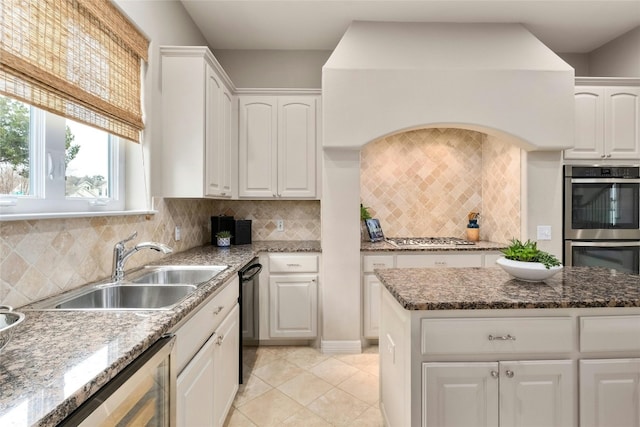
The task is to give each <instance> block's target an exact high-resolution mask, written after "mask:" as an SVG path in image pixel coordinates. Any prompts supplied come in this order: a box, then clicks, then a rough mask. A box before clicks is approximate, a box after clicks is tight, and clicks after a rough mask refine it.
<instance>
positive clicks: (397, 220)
mask: <svg viewBox="0 0 640 427" xmlns="http://www.w3.org/2000/svg"><path fill="white" fill-rule="evenodd" d="M360 159H361V163H360V170H361V173H360V198H361V201H362V203H363V204H364V205H365V206H368V207H370V211H371V213H372V215H373V216H374V217H376V218H378V219H379V220H380V222H381V224H382V228H383V230H384V232H385V235H387V236H389V237H420V236H436V237H444V236H451V237H461V238H464V237H466V225H467V222H468V221H467V214H468V213H469V212H471V211H476V212H478V211H479V212H481V216H480V226H481V229H480V238H481V239H482V240H492V241H498V242H503V241H506V240H508V239H506V240H505V238H504V237H505V236H507V235H508V236H511V235H516V236H519V230H520V210H519V207H520V149H519V148H517V147H515V146H512V145H511V144H507V143H504V142H501V141H499V140H498V139H497V138H494V137H489V136H487V135H486V134H484V133H479V132H474V131H469V130H464V129H451V128H443V129H440V128H437V129H420V130H415V131H408V132H403V133H399V134H395V135H391V136H389V137H386V138H383V139H380V140H378V141H374V142H372V143H370V144H368V145H367V146H365V147H364V148H363V150H362V151H361V155H360ZM504 202H507V203H504ZM505 218H508V220H507V221H504V220H503V219H505ZM485 219H486V221H485ZM509 238H510V237H509Z"/></svg>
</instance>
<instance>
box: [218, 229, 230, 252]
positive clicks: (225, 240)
mask: <svg viewBox="0 0 640 427" xmlns="http://www.w3.org/2000/svg"><path fill="white" fill-rule="evenodd" d="M216 241H217V243H218V246H219V247H221V248H226V247H228V246H231V232H230V231H227V230H222V231H218V232H217V233H216Z"/></svg>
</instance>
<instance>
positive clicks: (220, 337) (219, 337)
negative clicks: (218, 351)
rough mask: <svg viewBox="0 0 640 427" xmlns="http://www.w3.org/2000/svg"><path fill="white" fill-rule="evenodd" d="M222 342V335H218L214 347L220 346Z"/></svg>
mask: <svg viewBox="0 0 640 427" xmlns="http://www.w3.org/2000/svg"><path fill="white" fill-rule="evenodd" d="M222 341H224V335H218V339H217V340H216V345H222Z"/></svg>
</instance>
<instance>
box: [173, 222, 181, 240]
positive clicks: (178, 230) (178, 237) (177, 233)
mask: <svg viewBox="0 0 640 427" xmlns="http://www.w3.org/2000/svg"><path fill="white" fill-rule="evenodd" d="M174 234H175V236H173V237H174V239H175V241H176V242H177V241H179V240H180V239H181V238H182V230H181V229H180V227H179V226H177V225H176V229H175V233H174Z"/></svg>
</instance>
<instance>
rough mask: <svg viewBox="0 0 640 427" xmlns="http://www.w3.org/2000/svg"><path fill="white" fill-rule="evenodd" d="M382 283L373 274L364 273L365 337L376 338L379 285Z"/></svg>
mask: <svg viewBox="0 0 640 427" xmlns="http://www.w3.org/2000/svg"><path fill="white" fill-rule="evenodd" d="M381 286H382V284H381V283H380V281H379V280H378V278H377V277H376V276H375V275H373V274H365V275H364V292H363V295H364V310H363V313H364V322H363V323H364V325H363V326H364V330H363V335H364V337H365V338H378V333H379V325H380V287H381Z"/></svg>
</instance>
